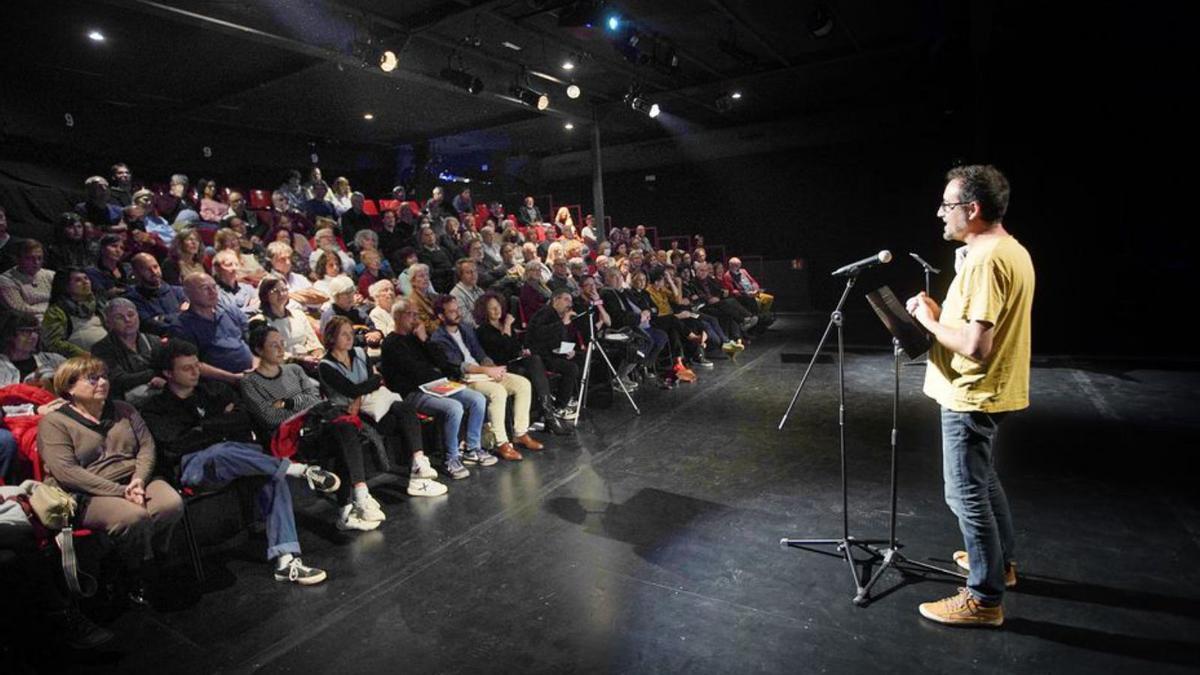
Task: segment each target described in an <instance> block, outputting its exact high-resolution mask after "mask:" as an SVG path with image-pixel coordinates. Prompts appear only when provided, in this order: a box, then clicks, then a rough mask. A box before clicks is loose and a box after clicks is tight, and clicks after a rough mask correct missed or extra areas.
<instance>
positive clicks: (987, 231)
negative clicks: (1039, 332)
mask: <svg viewBox="0 0 1200 675" xmlns="http://www.w3.org/2000/svg"><path fill="white" fill-rule="evenodd" d="M1008 193H1009V188H1008V180H1007V179H1005V177H1004V175H1003V174H1002V173H1000V171H998V170H997V169H996V168H995V167H992V166H978V165H977V166H963V167H958V168H955V169H952V170H951V171H950V172H949V173H947V174H946V187H945V190H944V191H943V192H942V203H941V205H940V206H939V207H938V216H939V217H940V218H941V219H942V221H943V222H944V223H945V229H944V231H943V235H942V236H943V237H944V238H945V239H946V240H947V241H958V242H962V243H964V244H966V249H967V254H966V257H965V258H964V259H963V261H962V266H961V268H960V269H959V270H958V273H957V274H956V276H955V277H954V281H952V282H951V284H950V289H949V291H948V292H947V294H946V300H945V303H944V304H943V306H941V307H939V306H938V304H937V303H936V302H934V301H933V299H931V298H930V297H928V296H927V295H925V294H924V293H921V294H920V295H918V296H916V297H914V298H912V299H910V300H909V301H908V311H909V312H910V313H912V315H913V317H914V318H916V320H917V321H919V322H920V323H921V325H922V326H924V327H925V329H926V330H928V331H929V332H930V334H931V335H932V337H933V340H934V344H933V347H932V349H931V350H930V352H929V366H928V369H927V370H926V373H925V394H926V395H927V396H929V397H930V398H932V399H934V400H935V401H937V402H938V405H940V406H941V414H942V470H943V477H944V479H945V484H946V487H945V490H946V503H947V504H948V505H949V506H950V510H951V511H953V512H954V515H956V516H957V517H958V523H959V527H960V529H961V530H962V533H963V541H964V543H965V544H966V545H965V548H966V551H958V552H956V553H955V554H954V559H955V561H956V562H957V563H958V564H959V566H960V567H963V568H965V569H967V570H968V572H969V573H968V576H967V586H966V588H964V589H961V590H960V592H959V593H958V594H957V595H954V596H951V597H949V598H945V599H942V600H938V601H936V602H927V603H924V604H922V605H921V606H920V611H921V615H922V616H924V617H925V618H927V619H931V620H933V621H937V622H939V623H945V624H953V625H977V626H999V625H1001V624H1002V623H1003V622H1004V610H1003V607H1002V605H1001V601H1002V600H1003V597H1004V589H1005V588H1006V587H1010V588H1011V587H1012V586H1014V585H1016V568H1015V566H1014V565H1013V525H1012V514H1011V512H1010V511H1009V507H1008V498H1007V497H1005V495H1004V488H1003V487H1002V486H1001V485H1000V478H999V477H998V476H997V475H996V470H995V462H994V454H993V446H994V444H995V440H996V431H997V429H998V427H999V425H1000V422H1001V420H1002V418H1003V417H1004V416H1005V414H1007V413H1009V412H1012V411H1016V410H1021V409H1023V408H1026V407H1028V406H1029V357H1030V323H1031V321H1030V310H1031V308H1032V306H1033V289H1034V272H1033V262H1032V261H1031V260H1030V257H1029V252H1028V251H1026V250H1025V247H1023V246H1022V245H1021V244H1020V243H1019V242H1017V240H1016V239H1015V238H1014V237H1013V236H1012V235H1010V234H1009V233H1008V231H1007V230H1005V229H1004V223H1003V220H1004V213H1005V211H1006V210H1007V209H1008Z"/></svg>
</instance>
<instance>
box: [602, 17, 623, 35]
mask: <svg viewBox="0 0 1200 675" xmlns="http://www.w3.org/2000/svg"><path fill="white" fill-rule="evenodd" d="M605 23H606V25H607V26H608V29H609V30H611V31H613V32H614V33H615V32H616V31H617V29H619V28H620V27H621V17H619V16H617V15H616V14H613V15H611V16H609V17H608V21H607V22H605Z"/></svg>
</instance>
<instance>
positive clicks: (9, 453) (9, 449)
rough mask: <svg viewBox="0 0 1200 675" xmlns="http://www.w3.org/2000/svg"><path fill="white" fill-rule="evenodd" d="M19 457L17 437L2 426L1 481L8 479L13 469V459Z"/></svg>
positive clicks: (0, 447)
mask: <svg viewBox="0 0 1200 675" xmlns="http://www.w3.org/2000/svg"><path fill="white" fill-rule="evenodd" d="M16 457H17V439H16V438H13V435H12V432H11V431H9V430H8V429H3V428H0V483H3V482H5V481H7V480H8V472H9V470H10V469H12V463H13V460H14V459H16Z"/></svg>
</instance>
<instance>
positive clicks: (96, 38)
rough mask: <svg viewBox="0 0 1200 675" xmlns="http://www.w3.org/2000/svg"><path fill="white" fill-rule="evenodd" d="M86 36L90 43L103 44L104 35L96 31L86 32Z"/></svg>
mask: <svg viewBox="0 0 1200 675" xmlns="http://www.w3.org/2000/svg"><path fill="white" fill-rule="evenodd" d="M87 36H88V39H89V40H91V41H92V42H104V40H105V37H104V33H101V32H100V31H98V30H91V31H88V34H87Z"/></svg>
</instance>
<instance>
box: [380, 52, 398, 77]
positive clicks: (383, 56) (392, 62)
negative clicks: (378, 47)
mask: <svg viewBox="0 0 1200 675" xmlns="http://www.w3.org/2000/svg"><path fill="white" fill-rule="evenodd" d="M398 65H400V57H399V56H397V55H396V52H394V51H392V50H390V49H385V50H383V51H382V52H380V53H379V69H380V70H382V71H383V72H385V73H390V72H392V71H393V70H395V69H396V66H398Z"/></svg>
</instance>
